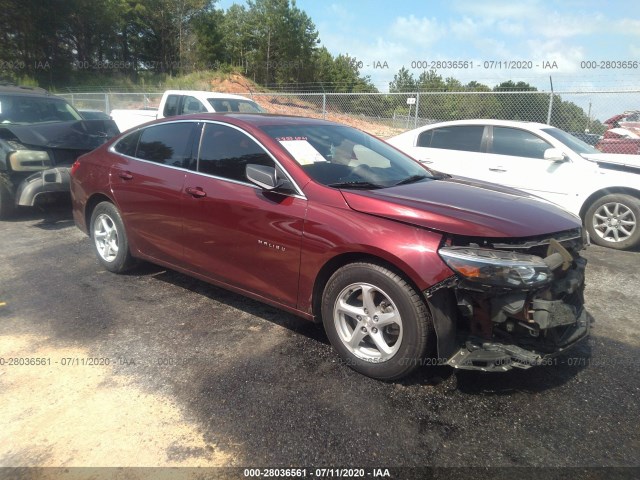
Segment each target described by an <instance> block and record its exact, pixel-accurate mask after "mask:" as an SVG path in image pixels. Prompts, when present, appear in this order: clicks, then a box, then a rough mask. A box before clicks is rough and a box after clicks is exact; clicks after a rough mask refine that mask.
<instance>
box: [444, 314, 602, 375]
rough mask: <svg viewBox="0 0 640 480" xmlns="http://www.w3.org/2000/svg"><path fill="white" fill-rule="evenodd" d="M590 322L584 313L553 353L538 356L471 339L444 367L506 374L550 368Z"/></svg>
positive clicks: (586, 333)
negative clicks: (517, 369) (529, 369)
mask: <svg viewBox="0 0 640 480" xmlns="http://www.w3.org/2000/svg"><path fill="white" fill-rule="evenodd" d="M590 323H591V322H590V320H589V318H588V316H587V313H586V312H585V311H584V310H583V311H582V314H581V315H580V317H579V318H578V319H577V321H576V322H575V324H573V325H572V326H571V328H569V329H567V330H566V331H565V333H564V335H563V338H562V340H561V342H560V343H559V344H558V346H557V348H556V350H555V351H553V352H551V353H540V352H536V351H532V350H527V349H526V348H522V347H520V346H518V345H513V344H506V343H500V342H493V341H486V340H483V339H480V338H471V339H469V340H467V341H466V343H465V345H464V347H462V348H460V349H459V350H458V351H457V352H456V353H455V354H454V355H453V356H451V357H450V358H449V360H448V361H447V364H448V365H450V366H452V367H454V368H460V369H464V370H481V371H483V372H505V371H507V370H510V369H512V368H522V369H526V368H531V367H535V366H540V365H552V364H553V363H554V362H553V359H554V358H555V357H557V356H558V355H560V354H561V353H563V352H564V351H565V350H566V349H568V348H571V347H573V346H574V345H575V344H576V343H578V342H579V341H580V340H582V339H584V338H587V337H588V336H589V330H590Z"/></svg>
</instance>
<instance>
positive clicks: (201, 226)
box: [183, 123, 307, 307]
mask: <svg viewBox="0 0 640 480" xmlns="http://www.w3.org/2000/svg"><path fill="white" fill-rule="evenodd" d="M249 163H251V164H260V165H268V166H272V167H273V166H275V162H274V160H273V159H272V157H271V156H270V155H269V154H267V152H266V151H265V149H264V148H263V147H262V146H261V145H259V144H258V143H257V142H256V141H255V140H254V139H252V138H251V137H249V136H248V135H247V134H245V133H244V132H242V131H240V130H238V129H236V128H234V127H231V126H228V125H223V124H219V123H206V124H205V127H204V131H203V133H202V139H201V143H200V152H199V155H198V159H197V164H196V165H192V167H191V169H192V170H194V171H192V172H189V173H188V174H187V178H186V180H185V188H184V193H183V195H184V202H183V205H184V210H183V221H184V235H185V243H184V249H185V258H186V261H187V262H188V263H189V266H188V268H190V269H192V270H193V271H194V272H197V273H200V274H202V275H205V276H207V277H209V278H211V279H213V280H217V281H221V282H224V283H226V284H229V285H233V286H236V287H238V288H241V289H243V290H247V291H250V292H253V293H256V294H258V295H260V296H262V297H265V298H270V299H272V300H275V301H277V302H280V303H283V304H285V305H288V306H293V307H295V306H296V303H297V290H298V277H299V269H300V244H301V239H302V228H303V223H304V218H305V214H306V209H307V201H306V199H304V198H301V196H299V195H285V194H280V193H275V192H268V191H264V190H262V189H260V188H258V187H256V186H255V185H253V184H251V183H250V182H249V180H247V178H246V173H245V167H246V165H247V164H249Z"/></svg>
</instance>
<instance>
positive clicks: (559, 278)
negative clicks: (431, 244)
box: [425, 239, 590, 372]
mask: <svg viewBox="0 0 640 480" xmlns="http://www.w3.org/2000/svg"><path fill="white" fill-rule="evenodd" d="M566 243H567V246H568V247H569V248H565V247H564V246H563V245H561V244H560V243H559V242H557V241H555V240H553V239H551V240H547V241H546V242H545V243H544V244H542V245H540V244H538V245H534V248H532V249H530V251H529V252H527V253H526V254H522V253H521V252H517V253H516V252H514V251H513V250H511V249H509V250H506V249H505V250H502V249H497V250H493V249H487V248H486V247H484V248H479V247H477V246H473V247H466V246H464V247H453V248H448V249H446V252H445V253H446V255H445V258H446V260H447V261H448V263H449V265H450V266H453V267H454V270H455V269H457V270H455V271H457V273H458V275H456V276H455V277H451V278H449V279H448V280H446V281H445V282H442V283H441V284H439V285H437V286H435V287H432V288H431V289H430V290H429V291H426V292H425V295H426V297H427V301H428V303H429V307H430V310H431V312H432V315H433V322H434V327H435V330H436V334H437V341H438V358H445V359H447V361H446V363H447V364H448V365H450V366H452V367H454V368H460V369H468V370H480V371H488V372H492V371H493V372H501V371H506V370H510V369H511V368H523V369H526V368H530V367H533V366H537V365H550V364H553V363H554V362H553V360H552V359H553V358H554V357H556V356H558V355H559V354H561V353H562V352H564V351H565V350H566V349H568V348H570V347H572V346H573V345H575V344H576V343H577V342H579V341H580V340H582V339H584V338H586V337H587V336H588V334H589V330H590V317H589V316H588V314H587V312H586V311H585V309H584V295H583V293H584V279H585V267H586V264H587V261H586V259H584V258H582V257H580V255H579V254H578V252H579V250H580V249H581V248H582V245H583V244H582V242H581V241H580V240H579V239H577V240H575V239H574V241H573V242H566ZM441 252H442V250H441ZM500 275H502V279H500V278H497V280H496V277H499V276H500ZM508 283H513V284H514V286H513V287H510V286H508Z"/></svg>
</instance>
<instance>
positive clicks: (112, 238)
mask: <svg viewBox="0 0 640 480" xmlns="http://www.w3.org/2000/svg"><path fill="white" fill-rule="evenodd" d="M91 239H92V240H93V247H94V249H95V252H96V255H97V256H98V260H99V261H100V263H101V264H102V266H103V267H104V268H106V269H107V270H109V271H110V272H114V273H121V272H124V271H126V270H128V269H129V268H131V267H132V266H133V265H134V263H135V262H134V259H133V257H132V256H131V253H130V252H129V242H128V241H127V234H126V232H125V230H124V224H123V223H122V218H121V217H120V212H118V209H117V208H116V207H115V205H113V204H112V203H110V202H102V203H99V204H98V205H97V206H96V208H95V209H94V210H93V213H92V214H91Z"/></svg>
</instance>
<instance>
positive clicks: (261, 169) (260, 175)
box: [245, 163, 294, 191]
mask: <svg viewBox="0 0 640 480" xmlns="http://www.w3.org/2000/svg"><path fill="white" fill-rule="evenodd" d="M245 173H246V175H247V178H248V179H249V181H250V182H252V183H255V184H256V185H257V186H259V187H260V188H262V189H264V190H276V189H278V190H283V191H293V190H294V189H293V185H291V182H290V181H289V180H288V179H287V178H286V177H285V176H284V175H283V174H281V173H280V174H278V170H277V169H275V168H274V167H267V166H266V165H256V164H253V163H250V164H247V166H246V167H245Z"/></svg>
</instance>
